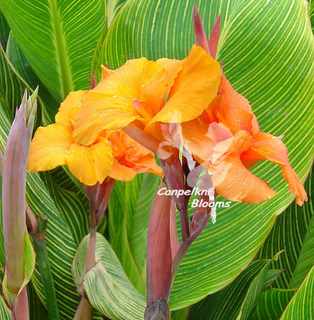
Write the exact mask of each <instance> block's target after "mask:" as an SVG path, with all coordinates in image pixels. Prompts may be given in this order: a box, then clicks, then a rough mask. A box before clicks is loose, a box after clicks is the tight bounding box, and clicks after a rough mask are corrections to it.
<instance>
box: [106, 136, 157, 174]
mask: <svg viewBox="0 0 314 320" xmlns="http://www.w3.org/2000/svg"><path fill="white" fill-rule="evenodd" d="M109 139H110V141H111V143H112V148H113V155H114V157H115V160H116V163H115V166H114V168H113V172H112V173H111V177H113V178H114V177H116V179H118V180H130V179H132V178H133V177H134V175H135V174H136V173H144V172H150V173H153V174H156V175H161V174H162V170H161V168H160V167H159V166H158V165H157V164H156V162H155V157H154V154H153V153H152V152H150V151H149V150H147V149H146V148H144V147H143V146H141V145H140V144H139V143H137V142H136V141H134V140H133V139H131V138H130V137H129V136H128V135H127V134H125V133H124V132H123V131H119V132H114V133H113V134H112V135H111V136H110V137H109ZM119 170H121V172H120V173H119V172H118V171H119ZM123 174H126V177H125V178H123ZM118 177H119V178H118Z"/></svg>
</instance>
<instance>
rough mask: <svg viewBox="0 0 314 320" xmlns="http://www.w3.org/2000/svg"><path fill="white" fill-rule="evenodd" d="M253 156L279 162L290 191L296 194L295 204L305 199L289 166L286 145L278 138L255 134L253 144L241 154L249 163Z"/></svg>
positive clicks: (300, 185) (303, 191)
mask: <svg viewBox="0 0 314 320" xmlns="http://www.w3.org/2000/svg"><path fill="white" fill-rule="evenodd" d="M254 157H255V159H257V160H269V161H272V162H274V163H277V164H279V165H280V166H281V170H282V174H283V177H284V178H285V179H286V181H287V182H288V185H289V188H290V191H291V192H292V193H294V194H295V196H296V202H297V204H299V205H302V204H303V203H304V201H307V195H306V192H305V189H304V186H303V184H302V183H301V181H300V180H299V178H298V176H297V174H296V173H295V171H294V170H293V168H292V167H291V165H290V163H289V158H288V150H287V147H286V146H285V145H284V143H283V142H282V141H281V139H280V138H278V137H274V136H273V135H271V134H268V133H262V132H261V133H258V134H257V135H255V136H254V142H253V145H252V147H251V149H250V151H249V152H248V153H247V154H243V159H244V160H245V161H247V162H248V163H249V162H250V161H251V162H252V159H254Z"/></svg>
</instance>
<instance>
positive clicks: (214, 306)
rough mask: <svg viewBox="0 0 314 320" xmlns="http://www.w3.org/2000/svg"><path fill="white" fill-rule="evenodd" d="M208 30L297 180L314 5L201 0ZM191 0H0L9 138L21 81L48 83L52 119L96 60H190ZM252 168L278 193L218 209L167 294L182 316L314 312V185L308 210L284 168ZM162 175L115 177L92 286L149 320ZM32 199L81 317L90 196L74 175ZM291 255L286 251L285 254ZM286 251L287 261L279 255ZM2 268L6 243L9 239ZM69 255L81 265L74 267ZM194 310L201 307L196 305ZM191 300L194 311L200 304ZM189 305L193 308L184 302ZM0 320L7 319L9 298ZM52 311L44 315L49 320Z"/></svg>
mask: <svg viewBox="0 0 314 320" xmlns="http://www.w3.org/2000/svg"><path fill="white" fill-rule="evenodd" d="M196 3H197V5H198V6H199V8H200V12H201V14H202V17H203V20H204V22H205V26H206V30H210V27H211V26H212V25H213V23H214V21H215V18H216V17H217V16H221V18H222V25H223V29H222V36H221V40H220V43H219V55H218V58H219V60H220V61H221V63H222V64H223V67H224V71H225V73H226V74H227V76H228V78H229V79H230V81H231V82H232V83H233V85H234V86H235V87H236V88H237V89H238V90H239V91H240V92H241V93H242V94H244V95H245V96H246V97H247V98H248V99H249V100H250V102H251V103H252V106H253V109H254V112H255V113H256V114H257V117H258V119H259V122H260V124H261V127H262V129H263V130H264V131H269V132H270V133H272V134H275V135H280V136H283V140H284V142H285V143H286V144H287V146H288V149H289V153H290V160H291V162H292V164H293V166H294V167H295V169H296V171H297V172H298V174H299V175H300V177H301V178H302V179H304V180H305V178H306V177H307V176H308V174H309V172H310V169H311V166H312V160H313V151H314V150H313V146H314V143H313V142H314V141H313V139H314V126H313V121H312V120H311V119H313V118H314V108H313V106H314V40H313V33H312V29H311V24H310V21H311V19H312V21H313V12H314V11H313V8H314V7H313V3H312V4H309V3H307V2H306V1H303V0H278V1H275V0H259V1H256V0H211V1H208V0H199V1H196ZM194 4H195V1H190V0H187V1H174V0H162V1H160V0H128V1H119V0H111V1H110V0H107V1H103V0H67V1H65V0H36V1H34V0H5V1H1V2H0V11H1V15H0V41H1V51H0V146H1V149H3V147H4V145H5V141H6V135H7V132H8V128H9V125H10V122H11V121H12V117H13V114H14V110H15V108H16V106H17V105H18V104H19V101H20V99H21V95H22V92H23V90H24V88H29V89H31V90H33V89H35V87H36V86H39V96H40V101H39V103H40V110H39V113H38V124H40V123H44V124H46V123H48V122H50V121H52V119H53V116H54V114H55V112H56V110H57V108H58V104H59V102H60V101H61V100H62V99H63V98H64V97H65V96H66V95H67V93H68V92H69V91H71V90H74V89H81V88H88V87H89V82H90V79H91V75H92V74H93V73H94V72H95V73H96V74H98V75H99V71H100V68H99V67H100V64H102V63H104V64H106V65H109V66H110V67H117V66H119V65H120V64H122V63H123V62H125V61H126V60H127V59H130V58H134V57H140V56H147V57H149V58H154V59H155V58H159V57H163V56H166V57H176V58H182V57H184V55H185V54H186V53H187V52H188V50H189V48H190V47H191V45H192V43H193V41H194V39H193V28H192V8H193V5H194ZM254 171H255V172H256V174H257V175H259V176H260V177H263V178H265V179H266V180H268V181H269V182H270V185H271V186H272V187H273V188H274V189H275V190H277V191H278V195H277V196H276V197H275V198H274V199H273V200H272V201H270V202H267V203H265V204H261V205H256V206H248V205H240V204H233V205H232V207H231V208H230V209H223V210H219V211H218V218H217V223H216V224H215V225H212V224H209V225H208V227H207V228H206V230H205V231H204V232H203V234H202V235H201V236H200V237H199V239H198V240H197V241H196V242H195V243H194V244H193V245H192V247H191V249H190V250H189V252H188V254H187V256H186V257H185V258H184V260H183V261H182V263H181V265H180V267H179V270H178V273H177V276H176V279H175V281H174V284H173V289H172V293H171V297H170V306H171V309H172V310H176V311H175V312H174V313H173V316H174V318H177V319H301V320H302V319H304V320H308V319H312V318H314V315H313V314H314V298H313V294H314V291H313V286H314V285H313V283H314V272H313V265H314V261H313V259H314V258H313V257H314V252H313V247H314V218H313V203H312V202H311V199H312V196H313V180H312V176H309V177H308V179H307V190H308V193H309V197H310V201H309V203H308V204H307V205H306V206H305V207H304V208H297V207H296V206H295V204H291V205H290V206H289V204H290V203H291V201H292V197H291V196H290V195H289V193H288V190H287V187H286V185H285V183H284V182H283V179H282V178H281V176H280V171H279V169H278V168H274V167H273V166H271V165H269V164H267V163H263V164H261V165H258V166H257V167H256V168H255V169H254ZM158 183H159V181H158V179H157V178H154V177H152V176H149V175H145V176H140V177H138V178H136V179H135V180H134V181H132V182H130V183H125V184H124V183H118V184H117V185H116V187H115V190H114V193H113V197H112V199H111V202H110V205H109V212H108V216H107V219H106V221H105V222H104V224H103V226H102V228H101V229H100V230H99V234H98V241H97V257H98V259H99V263H98V264H97V265H96V267H95V268H93V269H92V270H91V271H90V272H89V274H88V275H87V276H86V279H85V281H84V288H85V290H86V292H87V295H88V298H89V300H90V302H91V304H92V305H93V307H94V308H95V310H97V311H98V312H99V313H96V315H95V317H98V316H99V315H100V314H102V315H106V316H107V317H109V318H110V319H127V320H132V319H142V318H143V310H144V306H145V298H144V296H145V289H144V288H145V278H146V276H145V260H146V253H145V250H146V231H147V221H148V214H149V209H150V203H151V199H152V197H153V195H154V191H155V190H156V188H157V187H158ZM27 201H28V204H29V206H30V207H31V208H32V210H33V211H34V212H35V213H36V214H38V215H45V216H46V217H47V218H48V227H47V232H46V240H47V248H48V257H49V264H50V267H51V271H52V275H53V280H54V283H55V287H56V292H57V302H58V307H59V310H60V315H61V319H62V320H63V319H72V318H73V315H74V312H75V309H76V307H77V304H78V301H79V295H78V294H77V291H76V285H75V283H76V281H77V279H79V275H80V273H81V272H82V258H80V257H82V256H83V254H84V249H85V250H86V246H85V244H86V239H85V236H86V234H87V232H88V223H87V222H88V219H87V201H86V199H85V197H84V195H83V192H82V190H81V187H80V186H79V185H78V184H77V182H76V181H75V180H74V179H73V178H72V177H70V176H69V175H68V174H67V172H65V171H63V170H62V169H60V170H55V171H53V172H50V173H46V174H43V175H36V174H33V175H29V177H28V196H27ZM281 251H282V252H281ZM278 252H281V254H279V255H278V256H276V255H277V253H278ZM0 253H1V255H0V257H1V259H0V262H1V265H2V266H3V258H4V256H3V246H1V247H0ZM73 261H74V262H73ZM32 285H33V288H32V289H30V290H31V294H30V297H31V301H32V303H31V308H32V318H31V319H45V318H47V317H48V316H47V314H46V313H45V312H46V311H45V307H44V306H45V305H46V303H47V301H46V298H45V290H44V287H43V284H42V275H41V274H40V272H39V267H38V266H37V269H36V272H35V274H34V276H33V279H32ZM192 305H193V306H192ZM191 306H192V307H191ZM187 308H189V310H188V309H187ZM0 313H1V319H2V318H3V319H6V318H8V316H7V315H6V314H7V310H6V307H5V306H4V305H3V304H2V303H0ZM47 319H48V318H47Z"/></svg>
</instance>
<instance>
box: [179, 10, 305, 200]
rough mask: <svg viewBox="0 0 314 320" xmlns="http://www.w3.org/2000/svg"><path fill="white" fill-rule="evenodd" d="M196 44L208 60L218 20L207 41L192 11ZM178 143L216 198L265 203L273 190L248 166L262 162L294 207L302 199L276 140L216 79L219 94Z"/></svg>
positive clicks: (234, 93) (216, 36)
mask: <svg viewBox="0 0 314 320" xmlns="http://www.w3.org/2000/svg"><path fill="white" fill-rule="evenodd" d="M194 26H195V37H196V42H197V43H199V44H200V45H201V46H202V47H203V48H204V49H205V50H206V51H207V52H210V53H211V54H212V55H213V56H214V57H215V55H216V52H217V46H218V41H219V33H220V19H217V22H216V24H215V26H214V28H213V32H212V34H211V37H210V39H209V41H207V39H206V34H205V32H204V29H203V25H202V22H201V18H200V16H199V13H198V11H197V9H195V10H194ZM182 133H183V136H184V144H185V146H186V148H187V149H188V150H190V151H191V152H192V154H193V156H194V157H195V158H196V159H197V160H198V161H199V162H200V163H203V164H204V165H205V166H206V167H207V168H208V171H209V173H211V174H212V178H213V183H214V187H215V190H216V192H217V193H218V194H220V195H222V196H224V197H225V198H227V199H230V200H233V201H243V202H248V203H259V202H262V201H265V200H267V199H270V198H271V197H273V196H274V194H275V192H274V191H273V190H272V189H271V188H270V187H269V186H268V185H267V184H266V182H264V181H263V180H261V179H260V178H258V177H256V176H254V175H253V174H252V173H251V172H250V171H249V168H250V167H251V166H253V165H255V164H256V163H257V162H259V161H262V160H268V161H271V162H273V163H276V164H278V165H279V166H280V167H281V171H282V175H283V177H284V179H285V180H286V181H287V182H288V185H289V189H290V191H291V192H292V193H294V194H295V196H296V202H297V204H298V205H302V204H303V203H304V201H307V195H306V192H305V190H304V187H303V185H302V183H301V182H300V180H299V178H298V176H297V174H296V173H295V171H294V170H293V168H292V167H291V165H290V163H289V159H288V150H287V148H286V146H285V145H284V143H283V142H282V140H281V139H280V138H278V137H275V136H273V135H271V134H268V133H264V132H262V131H261V130H260V128H259V125H258V121H257V119H256V117H255V115H254V113H253V111H252V109H251V106H250V104H249V102H248V101H247V99H245V98H244V97H243V96H242V95H241V94H239V93H238V92H237V91H236V90H235V89H234V88H233V87H232V85H231V84H230V82H229V81H228V80H227V78H226V77H225V75H224V74H222V75H221V82H220V87H219V92H218V95H217V97H216V98H215V100H214V101H213V102H212V103H211V104H210V105H209V107H208V109H207V110H206V111H205V112H204V113H203V114H202V115H201V116H200V117H198V118H197V119H194V120H193V121H190V122H187V123H184V124H183V125H182Z"/></svg>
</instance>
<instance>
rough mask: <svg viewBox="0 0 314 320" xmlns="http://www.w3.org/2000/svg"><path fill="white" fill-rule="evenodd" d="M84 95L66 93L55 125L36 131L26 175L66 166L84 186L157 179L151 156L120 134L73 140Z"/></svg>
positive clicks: (155, 166) (83, 93)
mask: <svg viewBox="0 0 314 320" xmlns="http://www.w3.org/2000/svg"><path fill="white" fill-rule="evenodd" d="M86 94H87V91H76V92H72V93H70V94H69V95H68V97H67V98H66V99H65V100H64V102H63V103H62V104H61V106H60V109H59V111H58V113H57V115H56V117H55V120H56V122H55V123H54V124H51V125H48V126H47V127H40V128H38V130H37V131H36V133H35V136H34V138H33V141H32V143H31V147H30V154H29V161H28V169H29V171H32V172H38V171H47V170H51V169H54V168H56V167H57V166H61V165H67V166H68V168H69V170H70V171H71V173H72V174H73V175H74V176H75V177H77V178H78V179H79V180H80V182H82V183H83V184H85V185H87V186H92V185H95V184H97V183H102V182H103V181H104V180H105V179H106V177H112V178H114V179H117V180H131V179H132V178H133V177H134V176H135V175H136V174H137V173H140V172H152V173H154V174H158V175H160V174H161V169H160V168H159V167H158V166H157V165H156V164H155V161H154V155H153V154H152V153H151V152H150V151H148V150H147V149H145V148H144V147H142V146H141V145H139V144H138V143H136V142H135V141H133V140H132V139H131V138H129V137H127V136H126V134H124V133H122V132H113V133H112V132H111V131H102V133H101V134H100V135H99V136H98V137H97V139H96V140H94V141H93V143H90V144H87V145H86V144H83V143H82V142H81V140H80V139H78V138H77V137H75V135H74V129H73V128H74V122H75V121H76V120H75V119H76V117H77V114H78V112H79V111H80V109H81V103H82V98H83V97H84V96H85V95H86Z"/></svg>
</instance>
